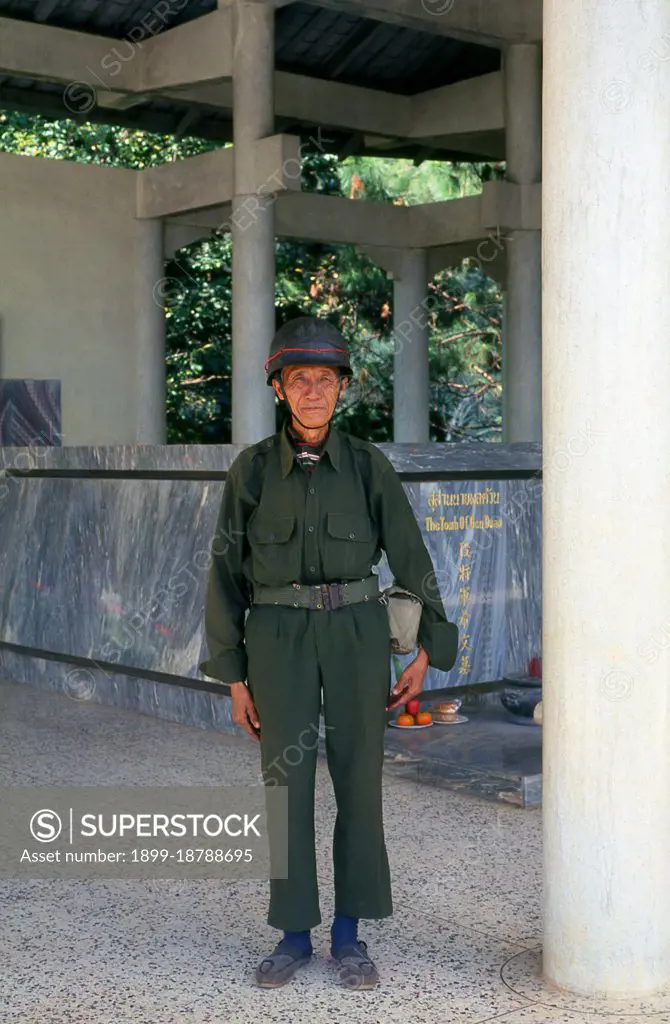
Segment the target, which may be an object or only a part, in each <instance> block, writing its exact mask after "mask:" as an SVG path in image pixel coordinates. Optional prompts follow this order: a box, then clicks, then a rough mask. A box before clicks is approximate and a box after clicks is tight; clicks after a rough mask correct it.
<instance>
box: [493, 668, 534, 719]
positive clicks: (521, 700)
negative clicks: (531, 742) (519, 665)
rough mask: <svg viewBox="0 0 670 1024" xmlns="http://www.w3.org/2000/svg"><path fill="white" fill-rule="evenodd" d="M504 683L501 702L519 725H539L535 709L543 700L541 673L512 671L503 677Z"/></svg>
mask: <svg viewBox="0 0 670 1024" xmlns="http://www.w3.org/2000/svg"><path fill="white" fill-rule="evenodd" d="M534 660H535V659H534ZM503 683H504V684H505V689H504V690H503V691H502V693H501V694H500V703H501V704H502V706H503V707H504V708H505V710H506V711H507V712H508V714H510V715H511V716H512V718H513V719H514V720H515V721H516V722H517V724H519V725H538V724H539V723H538V722H537V720H536V718H535V709H536V707H537V706H538V705H539V704H541V702H542V677H541V675H530V674H519V675H516V674H511V673H510V675H507V676H504V677H503Z"/></svg>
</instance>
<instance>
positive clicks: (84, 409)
mask: <svg viewBox="0 0 670 1024" xmlns="http://www.w3.org/2000/svg"><path fill="white" fill-rule="evenodd" d="M136 174H137V172H135V171H128V170H122V169H117V168H107V167H97V166H94V165H90V164H76V163H71V162H68V161H62V160H47V159H40V158H35V157H27V156H10V155H7V154H0V254H1V255H0V376H1V377H3V378H11V377H19V378H37V379H40V378H56V379H60V381H61V402H62V430H63V444H66V445H77V444H78V445H84V444H132V443H135V442H137V441H138V440H140V436H141V434H142V428H141V417H142V413H141V407H142V396H141V395H139V394H138V380H139V379H141V378H140V377H138V372H137V353H138V351H139V348H140V347H141V345H142V335H143V333H146V331H147V324H151V322H152V319H153V322H154V324H155V321H156V317H155V313H154V312H152V309H151V306H154V299H153V297H152V295H151V293H150V290H149V289H148V288H147V285H146V282H147V280H149V281H150V279H151V276H152V275H151V274H150V275H149V277H148V278H147V273H146V261H147V243H148V244H149V251H150V252H155V259H156V273H155V279H156V281H157V280H159V279H160V277H162V276H163V275H162V252H160V251H158V249H157V248H156V246H152V241H151V239H152V238H153V237H154V236H155V227H156V225H155V224H154V223H153V222H151V221H140V220H136V219H135V211H136V203H135V194H136V184H135V183H136ZM152 233H153V234H152ZM140 278H141V279H142V280H143V287H142V288H139V287H138V280H140ZM147 292H149V293H148V294H147ZM147 304H151V306H148V305H147ZM141 439H142V440H149V439H148V438H146V437H141Z"/></svg>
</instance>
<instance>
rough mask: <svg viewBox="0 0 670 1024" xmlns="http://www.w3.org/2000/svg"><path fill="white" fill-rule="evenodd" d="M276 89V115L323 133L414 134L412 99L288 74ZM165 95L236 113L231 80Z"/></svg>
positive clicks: (280, 74)
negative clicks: (340, 130)
mask: <svg viewBox="0 0 670 1024" xmlns="http://www.w3.org/2000/svg"><path fill="white" fill-rule="evenodd" d="M274 89H275V103H274V108H275V116H276V117H290V118H291V119H294V120H296V121H302V122H304V123H305V124H318V125H320V126H321V127H322V128H323V129H324V130H325V129H327V128H328V127H332V128H345V129H350V130H351V131H361V132H365V131H375V132H379V133H380V134H388V135H392V136H397V135H402V133H403V132H405V133H407V132H408V131H409V127H410V123H411V102H412V100H411V97H409V96H397V95H393V94H392V93H386V92H381V91H380V90H378V89H363V88H361V87H359V86H355V85H344V84H342V83H341V82H326V81H323V80H321V79H318V78H310V77H309V76H306V75H293V74H289V73H288V72H285V71H276V72H275V80H274ZM161 95H163V96H165V98H166V99H175V100H179V101H180V102H181V103H195V104H199V105H200V106H203V107H210V108H213V109H215V110H227V111H232V109H233V84H232V82H221V83H219V84H217V85H198V86H193V87H191V88H188V87H187V88H184V89H180V90H172V89H166V90H162V91H161ZM325 134H327V131H326V132H325Z"/></svg>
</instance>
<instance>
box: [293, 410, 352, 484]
mask: <svg viewBox="0 0 670 1024" xmlns="http://www.w3.org/2000/svg"><path fill="white" fill-rule="evenodd" d="M287 427H288V424H284V426H283V428H282V431H281V434H280V442H279V443H280V446H281V475H282V480H283V479H284V478H285V477H287V476H288V475H289V473H290V472H291V470H292V469H293V466H294V465H295V457H294V448H293V445H292V444H291V439H290V437H289V436H288V430H287ZM340 444H341V442H340V438H339V435H338V432H337V430H336V429H335V427H333V426H331V428H330V432H329V434H328V437H327V439H326V443H325V444H324V446H323V454H326V453H327V454H328V458H329V459H330V462H331V465H332V466H333V469H336V470H338V472H339V469H340Z"/></svg>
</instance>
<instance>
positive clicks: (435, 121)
mask: <svg viewBox="0 0 670 1024" xmlns="http://www.w3.org/2000/svg"><path fill="white" fill-rule="evenodd" d="M504 127H505V103H504V89H503V76H502V72H501V71H495V72H493V73H492V74H490V75H481V76H480V77H479V78H469V79H467V80H466V81H465V82H456V83H455V84H454V85H445V86H443V87H442V88H440V89H430V90H429V91H428V92H423V93H419V94H418V95H416V96H412V97H411V99H410V118H409V124H408V131H407V137H408V138H410V139H423V138H426V137H428V136H431V135H438V136H442V135H461V134H463V135H466V134H468V133H469V132H485V131H496V130H498V129H501V128H504ZM396 134H399V133H398V132H396Z"/></svg>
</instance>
